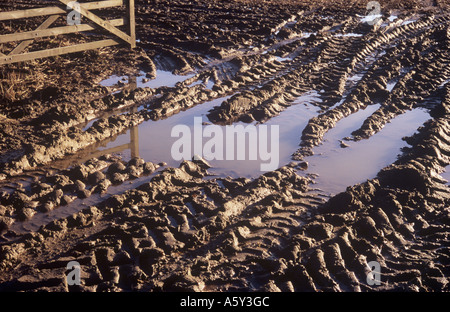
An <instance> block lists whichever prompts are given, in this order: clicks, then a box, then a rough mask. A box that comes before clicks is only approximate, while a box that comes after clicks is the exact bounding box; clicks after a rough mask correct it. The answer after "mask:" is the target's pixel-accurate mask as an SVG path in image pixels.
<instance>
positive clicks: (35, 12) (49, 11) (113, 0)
mask: <svg viewBox="0 0 450 312" xmlns="http://www.w3.org/2000/svg"><path fill="white" fill-rule="evenodd" d="M72 1H73V0H72ZM123 1H124V0H104V1H96V2H88V3H80V6H81V7H82V8H83V9H85V10H97V9H105V8H111V7H116V6H121V5H123ZM69 2H70V1H69ZM55 14H67V10H65V9H64V8H61V7H56V6H53V7H46V8H36V9H28V10H20V11H6V12H0V21H9V20H15V19H21V18H29V17H37V16H46V15H55Z"/></svg>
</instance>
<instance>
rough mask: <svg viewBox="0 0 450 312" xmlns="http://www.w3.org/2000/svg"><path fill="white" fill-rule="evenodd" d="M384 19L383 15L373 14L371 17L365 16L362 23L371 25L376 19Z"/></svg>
mask: <svg viewBox="0 0 450 312" xmlns="http://www.w3.org/2000/svg"><path fill="white" fill-rule="evenodd" d="M382 17H383V15H381V14H371V15H367V16H364V17H363V18H362V19H360V22H361V23H371V22H373V21H375V20H376V19H378V18H382Z"/></svg>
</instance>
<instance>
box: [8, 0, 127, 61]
mask: <svg viewBox="0 0 450 312" xmlns="http://www.w3.org/2000/svg"><path fill="white" fill-rule="evenodd" d="M58 1H59V2H61V6H51V7H44V8H35V9H27V10H19V11H7V12H0V22H4V21H9V20H18V19H25V18H31V17H39V16H48V18H47V19H46V20H45V21H44V22H43V23H42V24H41V25H40V26H39V27H38V28H36V30H33V31H26V32H20V33H13V34H5V35H0V47H1V45H2V44H5V43H8V42H20V43H19V44H18V45H17V46H16V47H15V48H14V49H13V50H12V51H11V52H9V54H8V55H5V54H3V53H2V52H1V51H0V65H3V64H11V63H16V62H23V61H30V60H34V59H38V58H45V57H50V56H57V55H62V54H68V53H74V52H81V51H87V50H93V49H98V48H101V47H108V46H113V45H118V44H123V43H125V44H128V45H129V46H130V47H131V48H134V47H135V46H136V32H135V25H136V24H135V13H134V10H135V7H134V0H103V1H96V2H86V3H79V2H76V1H73V0H58ZM124 4H125V5H126V8H127V11H126V12H127V16H126V17H125V18H120V19H112V20H105V19H102V18H100V17H99V16H97V15H96V14H94V13H92V12H91V11H92V10H97V9H104V8H111V7H118V6H122V5H124ZM70 12H76V14H78V16H80V17H83V18H84V19H87V20H88V21H89V24H81V23H77V24H67V25H65V26H60V27H53V28H49V27H50V26H51V25H52V24H53V23H54V22H55V21H56V20H57V19H58V18H60V17H61V16H62V17H63V18H66V17H67V16H68V14H69V13H70ZM120 26H126V28H127V30H126V31H122V30H120V29H119V28H118V27H120ZM97 30H100V31H102V33H105V32H106V33H107V34H108V35H109V37H110V38H109V39H103V40H97V41H94V42H89V43H82V44H75V45H70V46H65V47H59V48H52V49H47V50H40V51H33V52H24V50H25V49H26V48H27V47H28V46H29V45H30V44H31V43H33V41H34V39H37V38H44V37H50V36H57V35H65V34H71V33H77V32H83V31H97Z"/></svg>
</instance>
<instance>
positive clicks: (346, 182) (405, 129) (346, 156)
mask: <svg viewBox="0 0 450 312" xmlns="http://www.w3.org/2000/svg"><path fill="white" fill-rule="evenodd" d="M378 107H379V105H371V106H368V107H367V108H366V109H365V110H363V111H359V112H357V113H355V114H353V115H351V116H349V117H347V118H345V119H344V120H341V121H339V122H338V123H337V125H336V127H335V128H333V129H331V130H330V131H329V132H328V133H327V134H326V135H325V137H324V143H323V145H320V146H317V147H316V148H314V153H315V155H313V156H310V157H306V158H305V161H307V162H308V163H309V166H308V170H307V171H306V172H305V173H310V174H317V175H318V177H317V178H316V179H315V181H316V185H314V187H315V188H318V189H320V190H322V191H324V192H325V193H327V194H330V195H335V194H338V193H340V192H342V191H345V189H346V187H347V186H351V185H355V184H358V183H361V182H364V181H366V180H367V179H371V178H374V177H376V175H377V173H378V172H379V171H380V170H381V169H382V168H384V167H386V166H388V165H389V164H391V163H393V162H394V161H396V159H397V156H398V155H399V154H400V153H401V150H400V149H401V148H402V147H404V146H406V145H407V143H406V142H405V141H403V140H402V138H403V137H405V136H410V135H412V134H413V133H414V132H416V130H417V128H418V127H420V126H421V125H422V124H423V123H424V122H425V121H427V120H428V119H429V118H430V116H429V114H428V112H427V111H426V110H424V109H415V110H413V111H408V112H406V113H405V114H403V115H400V116H398V117H397V118H395V119H394V120H392V121H391V123H388V124H387V125H386V126H385V127H384V128H383V129H382V130H381V131H380V132H378V133H377V134H375V135H373V136H372V137H370V138H369V139H367V140H362V141H358V142H352V141H350V142H346V143H347V144H348V145H349V147H347V148H341V147H340V141H339V140H342V138H344V137H346V136H350V134H351V132H352V131H354V130H356V129H358V128H359V127H360V125H361V124H362V123H363V121H364V120H365V119H366V118H367V117H368V116H370V115H371V114H372V113H373V112H374V111H375V110H376V109H378Z"/></svg>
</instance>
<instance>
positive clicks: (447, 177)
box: [441, 166, 450, 186]
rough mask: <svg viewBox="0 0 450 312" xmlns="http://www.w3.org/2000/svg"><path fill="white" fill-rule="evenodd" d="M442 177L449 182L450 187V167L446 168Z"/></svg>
mask: <svg viewBox="0 0 450 312" xmlns="http://www.w3.org/2000/svg"><path fill="white" fill-rule="evenodd" d="M441 177H443V178H444V179H445V180H447V183H446V184H447V185H449V186H450V166H447V167H445V171H444V172H442V173H441Z"/></svg>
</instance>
